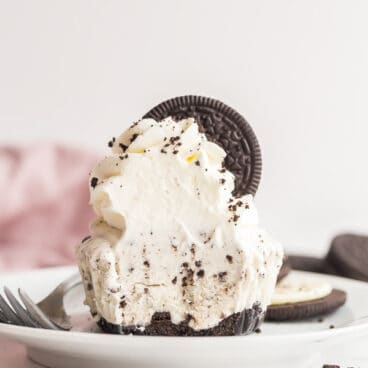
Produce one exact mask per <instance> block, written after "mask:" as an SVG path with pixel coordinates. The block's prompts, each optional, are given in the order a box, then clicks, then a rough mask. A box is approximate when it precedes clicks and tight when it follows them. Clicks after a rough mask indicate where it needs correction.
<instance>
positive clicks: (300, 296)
mask: <svg viewBox="0 0 368 368" xmlns="http://www.w3.org/2000/svg"><path fill="white" fill-rule="evenodd" d="M331 291H332V286H331V285H330V284H329V283H328V282H327V281H325V280H322V279H315V278H308V277H307V276H296V275H293V274H290V275H288V276H286V277H285V278H284V279H282V280H281V281H280V282H279V283H278V284H277V285H276V289H275V291H274V293H273V295H272V298H271V305H280V304H290V303H299V302H307V301H311V300H316V299H321V298H324V297H326V296H327V295H329V294H331Z"/></svg>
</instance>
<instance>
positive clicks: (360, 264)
mask: <svg viewBox="0 0 368 368" xmlns="http://www.w3.org/2000/svg"><path fill="white" fill-rule="evenodd" d="M291 269H294V270H302V271H308V272H317V273H323V274H331V275H338V276H342V277H349V278H352V279H356V280H360V281H368V236H363V235H356V234H342V235H339V236H336V237H335V238H334V239H333V240H332V242H331V245H330V248H329V251H328V253H327V255H326V256H325V257H324V258H317V257H311V256H301V255H289V256H288V257H285V258H284V263H283V266H282V267H281V270H280V273H279V277H278V282H279V284H280V283H281V282H282V280H283V279H284V278H285V277H286V276H287V275H288V273H289V272H290V270H291ZM345 301H346V293H345V292H344V291H342V290H336V289H333V290H332V292H331V293H330V294H329V295H327V296H326V297H324V298H320V299H316V300H310V301H304V302H297V303H285V304H281V305H271V306H269V308H268V311H267V316H266V318H267V319H268V320H271V321H290V320H298V319H305V318H310V317H316V316H320V315H322V314H326V313H329V312H332V311H334V310H336V309H337V308H338V307H340V306H341V305H343V304H344V303H345Z"/></svg>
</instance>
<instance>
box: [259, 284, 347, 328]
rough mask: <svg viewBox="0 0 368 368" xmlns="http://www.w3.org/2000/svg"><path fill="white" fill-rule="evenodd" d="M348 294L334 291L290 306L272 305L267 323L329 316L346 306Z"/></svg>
mask: <svg viewBox="0 0 368 368" xmlns="http://www.w3.org/2000/svg"><path fill="white" fill-rule="evenodd" d="M345 302H346V293H345V292H344V291H342V290H338V289H333V290H332V292H331V293H330V294H329V295H327V296H325V297H324V298H320V299H316V300H309V301H305V302H297V303H290V304H280V305H270V306H269V307H268V308H267V313H266V321H295V320H302V319H308V318H312V317H317V316H321V315H324V314H328V313H331V312H333V311H334V310H336V309H337V308H339V307H341V306H342V305H344V304H345Z"/></svg>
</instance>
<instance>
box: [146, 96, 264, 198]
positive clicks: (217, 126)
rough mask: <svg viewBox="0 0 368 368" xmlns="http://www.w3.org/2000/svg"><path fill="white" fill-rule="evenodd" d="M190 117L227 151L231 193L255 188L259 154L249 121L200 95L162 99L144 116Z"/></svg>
mask: <svg viewBox="0 0 368 368" xmlns="http://www.w3.org/2000/svg"><path fill="white" fill-rule="evenodd" d="M168 116H171V117H172V118H173V119H174V120H181V119H184V118H188V117H192V118H194V119H195V120H196V122H197V123H198V125H199V126H200V129H201V131H202V132H204V133H205V134H206V136H207V138H208V140H210V141H212V142H214V143H217V144H218V145H220V146H221V147H222V148H223V149H224V150H225V152H226V154H227V155H226V159H225V167H226V168H227V169H228V170H229V171H231V172H232V173H233V174H234V175H235V189H234V193H233V194H234V195H244V194H253V195H255V193H256V192H257V188H258V185H259V182H260V180H261V170H262V157H261V149H260V146H259V144H258V140H257V138H256V136H255V134H254V132H253V129H252V128H251V126H250V125H249V123H248V122H247V121H246V120H245V119H244V117H243V116H241V115H240V114H239V113H238V112H236V111H235V110H234V109H232V108H231V107H229V106H227V105H225V104H224V103H222V102H221V101H218V100H215V99H212V98H208V97H202V96H181V97H176V98H172V99H170V100H167V101H164V102H162V103H160V104H159V105H157V106H156V107H154V108H153V109H152V110H150V111H149V112H148V113H147V114H146V115H144V118H152V119H155V120H157V121H159V120H162V119H165V118H167V117H168Z"/></svg>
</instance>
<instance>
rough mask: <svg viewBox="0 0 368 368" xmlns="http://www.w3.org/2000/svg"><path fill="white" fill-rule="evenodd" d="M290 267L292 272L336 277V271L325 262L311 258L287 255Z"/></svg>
mask: <svg viewBox="0 0 368 368" xmlns="http://www.w3.org/2000/svg"><path fill="white" fill-rule="evenodd" d="M288 260H289V264H290V267H291V268H292V269H293V270H299V271H308V272H317V273H325V274H329V275H336V270H335V269H334V268H333V267H332V266H331V265H330V264H329V263H328V262H327V261H326V260H325V259H322V258H318V257H312V256H301V255H289V256H288Z"/></svg>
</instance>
